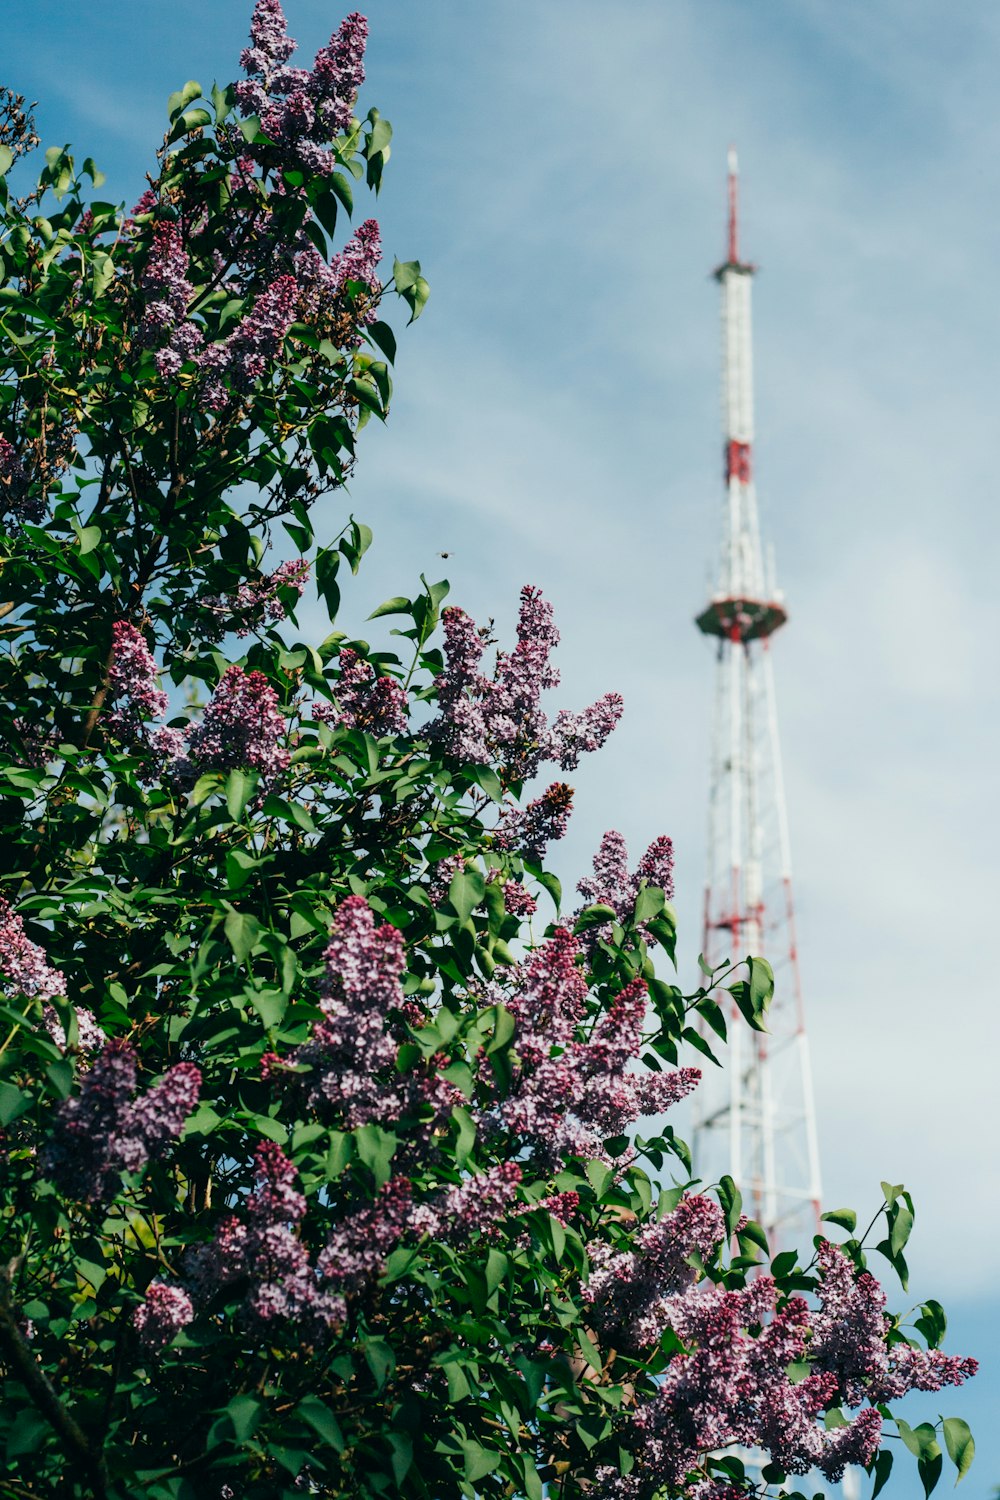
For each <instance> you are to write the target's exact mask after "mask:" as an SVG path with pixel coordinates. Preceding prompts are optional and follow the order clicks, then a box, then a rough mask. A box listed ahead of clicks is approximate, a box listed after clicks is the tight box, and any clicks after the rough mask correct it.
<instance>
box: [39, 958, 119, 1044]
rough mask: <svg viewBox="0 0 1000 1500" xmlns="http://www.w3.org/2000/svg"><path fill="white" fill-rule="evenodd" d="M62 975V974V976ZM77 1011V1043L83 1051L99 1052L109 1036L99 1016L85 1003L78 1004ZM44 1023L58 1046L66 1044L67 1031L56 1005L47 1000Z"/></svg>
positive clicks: (43, 1016)
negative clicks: (101, 1026) (99, 1020)
mask: <svg viewBox="0 0 1000 1500" xmlns="http://www.w3.org/2000/svg"><path fill="white" fill-rule="evenodd" d="M60 977H61V976H60ZM75 1011H76V1045H77V1047H78V1048H79V1050H80V1051H81V1052H97V1051H98V1050H99V1048H101V1047H103V1046H104V1043H105V1042H106V1041H107V1037H106V1036H105V1034H104V1032H103V1031H102V1030H101V1028H100V1026H98V1024H97V1018H96V1016H95V1015H94V1012H93V1011H92V1010H88V1009H87V1007H86V1006H85V1005H77V1006H76V1007H75ZM42 1025H43V1026H44V1027H45V1030H46V1031H47V1032H48V1034H49V1036H50V1037H51V1038H52V1040H53V1041H54V1042H55V1044H56V1046H57V1047H63V1048H65V1046H66V1031H65V1028H64V1026H63V1024H62V1022H61V1021H60V1019H59V1017H58V1016H57V1014H56V1011H55V1007H54V1006H52V1005H49V1004H48V1003H47V1002H46V1004H45V1005H43V1006H42Z"/></svg>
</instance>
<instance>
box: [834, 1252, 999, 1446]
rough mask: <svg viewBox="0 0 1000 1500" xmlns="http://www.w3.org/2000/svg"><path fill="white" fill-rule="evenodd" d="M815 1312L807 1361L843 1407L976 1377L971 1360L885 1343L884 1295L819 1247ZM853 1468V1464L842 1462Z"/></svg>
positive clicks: (866, 1276) (842, 1258)
mask: <svg viewBox="0 0 1000 1500" xmlns="http://www.w3.org/2000/svg"><path fill="white" fill-rule="evenodd" d="M817 1259H818V1260H819V1267H820V1288H819V1298H820V1309H819V1311H818V1312H817V1313H816V1314H815V1315H814V1317H813V1340H812V1345H811V1347H810V1356H811V1358H812V1360H813V1363H814V1365H815V1366H816V1367H817V1368H818V1369H821V1370H827V1371H829V1372H830V1373H831V1374H832V1375H833V1376H835V1378H836V1382H837V1387H838V1390H839V1392H840V1394H841V1396H842V1398H843V1400H844V1401H845V1402H846V1403H847V1405H848V1406H858V1405H860V1403H861V1402H862V1401H864V1400H866V1399H868V1400H871V1401H875V1402H879V1401H895V1400H898V1399H899V1397H900V1396H905V1395H906V1394H907V1392H908V1391H911V1390H918V1391H939V1390H941V1388H942V1387H943V1386H945V1385H962V1384H963V1382H964V1381H965V1380H967V1379H969V1378H970V1377H971V1376H973V1375H974V1374H975V1373H976V1370H977V1369H978V1365H977V1363H976V1361H975V1360H974V1359H962V1358H958V1357H956V1356H955V1355H949V1354H943V1353H942V1352H941V1351H940V1350H939V1349H915V1348H914V1347H913V1346H912V1345H910V1344H902V1343H900V1344H893V1345H891V1346H890V1345H889V1344H888V1343H887V1342H886V1335H887V1333H888V1330H889V1319H888V1318H887V1316H886V1314H885V1293H884V1292H883V1290H882V1288H881V1287H880V1286H879V1284H878V1282H877V1281H876V1279H875V1277H874V1276H872V1275H871V1273H870V1272H868V1271H862V1272H860V1273H859V1274H858V1275H855V1272H854V1268H853V1266H852V1265H851V1262H850V1261H849V1260H848V1258H847V1256H846V1255H845V1254H844V1252H843V1251H842V1250H840V1249H839V1248H838V1247H837V1246H836V1245H831V1244H830V1243H829V1242H828V1241H823V1243H822V1244H821V1245H820V1247H819V1249H818V1251H817ZM847 1462H854V1460H847Z"/></svg>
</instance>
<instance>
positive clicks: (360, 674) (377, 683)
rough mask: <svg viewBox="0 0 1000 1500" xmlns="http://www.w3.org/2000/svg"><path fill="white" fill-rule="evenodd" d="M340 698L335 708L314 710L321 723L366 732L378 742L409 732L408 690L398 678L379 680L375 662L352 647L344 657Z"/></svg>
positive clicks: (321, 705)
mask: <svg viewBox="0 0 1000 1500" xmlns="http://www.w3.org/2000/svg"><path fill="white" fill-rule="evenodd" d="M336 695H337V701H336V704H335V705H333V704H327V703H319V704H317V705H316V708H315V709H314V710H313V714H314V717H315V718H317V719H318V720H319V721H320V722H321V723H333V724H336V725H338V726H339V727H340V728H343V729H363V730H364V731H365V732H366V733H367V734H371V735H374V736H375V738H376V739H381V738H384V737H385V736H387V735H393V734H402V733H403V732H404V731H405V729H406V709H407V698H406V689H405V688H404V687H402V686H401V684H400V683H398V682H397V681H396V679H395V678H394V677H387V676H383V677H376V675H375V668H374V667H373V666H372V664H371V662H368V661H364V660H363V659H362V658H361V657H360V656H359V655H358V653H357V652H356V651H352V650H351V649H350V647H349V646H345V647H344V649H343V650H342V651H341V653H340V676H339V678H338V679H337V686H336Z"/></svg>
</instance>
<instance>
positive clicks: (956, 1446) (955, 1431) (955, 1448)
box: [942, 1417, 976, 1484]
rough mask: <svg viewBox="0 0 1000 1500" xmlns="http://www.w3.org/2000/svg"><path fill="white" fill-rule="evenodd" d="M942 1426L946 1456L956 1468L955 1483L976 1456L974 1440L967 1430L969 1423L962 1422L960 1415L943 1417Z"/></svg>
mask: <svg viewBox="0 0 1000 1500" xmlns="http://www.w3.org/2000/svg"><path fill="white" fill-rule="evenodd" d="M942 1427H943V1429H944V1442H945V1447H946V1448H947V1449H948V1457H949V1458H950V1459H951V1461H952V1463H953V1464H954V1465H955V1468H956V1469H957V1470H958V1478H957V1479H956V1480H955V1483H956V1484H959V1483H960V1482H961V1481H962V1480H963V1479H964V1478H965V1476H966V1474H968V1472H969V1470H970V1468H971V1467H972V1460H973V1459H974V1458H975V1456H976V1444H975V1440H974V1438H973V1436H972V1433H971V1432H970V1430H969V1424H968V1423H967V1422H963V1421H962V1418H961V1417H945V1419H944V1422H943V1423H942Z"/></svg>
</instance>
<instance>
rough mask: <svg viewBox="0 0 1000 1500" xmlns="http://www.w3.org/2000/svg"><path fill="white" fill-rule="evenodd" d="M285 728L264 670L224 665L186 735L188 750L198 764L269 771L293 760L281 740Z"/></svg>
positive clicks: (269, 773)
mask: <svg viewBox="0 0 1000 1500" xmlns="http://www.w3.org/2000/svg"><path fill="white" fill-rule="evenodd" d="M285 732H286V725H285V720H284V717H283V715H282V713H281V710H280V708H279V707H278V695H277V693H276V692H275V691H274V688H273V687H271V685H270V683H269V682H268V680H267V678H266V677H265V676H264V674H263V672H244V670H243V668H242V667H227V668H226V670H225V672H224V673H223V675H222V679H221V681H220V682H219V685H218V687H217V688H216V689H215V692H214V693H213V694H212V698H211V701H210V702H209V704H208V706H207V707H206V709H205V715H204V718H203V719H202V721H201V723H200V724H199V725H198V727H197V728H196V729H194V730H193V731H192V733H191V735H190V738H189V740H188V753H189V754H190V756H191V759H192V761H194V762H195V764H196V765H198V766H202V767H208V768H211V769H212V770H217V771H228V770H231V769H233V768H234V767H236V766H239V767H244V768H247V769H250V770H255V771H263V772H264V773H265V774H266V775H271V776H273V775H276V774H277V773H278V772H279V771H283V770H284V769H285V767H286V766H287V765H288V762H289V761H290V759H291V752H290V751H289V750H287V749H285V748H284V747H283V746H282V745H281V744H280V743H279V741H280V740H281V739H283V738H284V735H285Z"/></svg>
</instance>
